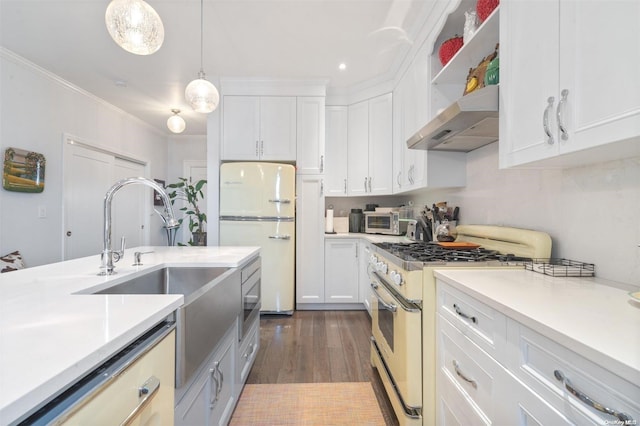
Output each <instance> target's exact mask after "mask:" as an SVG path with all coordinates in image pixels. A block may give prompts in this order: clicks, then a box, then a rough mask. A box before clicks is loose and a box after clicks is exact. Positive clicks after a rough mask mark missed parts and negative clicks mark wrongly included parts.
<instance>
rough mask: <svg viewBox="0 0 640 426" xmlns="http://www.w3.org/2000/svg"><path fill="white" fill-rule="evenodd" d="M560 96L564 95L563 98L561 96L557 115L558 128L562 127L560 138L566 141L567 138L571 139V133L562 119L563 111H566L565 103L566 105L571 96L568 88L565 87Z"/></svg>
mask: <svg viewBox="0 0 640 426" xmlns="http://www.w3.org/2000/svg"><path fill="white" fill-rule="evenodd" d="M560 96H562V98H560V102H558V109H557V110H556V117H557V118H558V128H559V129H560V138H562V140H563V141H566V140H567V139H569V133H568V132H567V128H566V127H565V125H564V122H563V120H562V113H563V112H564V105H566V103H567V97H568V96H569V91H568V90H567V89H564V90H563V91H562V92H560Z"/></svg>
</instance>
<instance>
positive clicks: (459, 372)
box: [453, 359, 478, 389]
mask: <svg viewBox="0 0 640 426" xmlns="http://www.w3.org/2000/svg"><path fill="white" fill-rule="evenodd" d="M453 368H454V369H455V370H456V374H457V375H458V376H460V378H461V379H462V380H464V381H465V382H467V383H469V384H470V385H471V386H473V388H474V389H478V384H477V383H476V381H475V380H473V379H470V378H468V377H467V376H466V375H465V374H464V373H463V372H462V371H460V365H459V364H458V361H456V360H455V359H454V360H453Z"/></svg>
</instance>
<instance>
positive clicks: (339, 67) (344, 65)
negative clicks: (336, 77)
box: [338, 62, 347, 71]
mask: <svg viewBox="0 0 640 426" xmlns="http://www.w3.org/2000/svg"><path fill="white" fill-rule="evenodd" d="M338 69H339V70H340V71H344V70H346V69H347V64H345V63H344V62H343V63H341V64H340V65H338Z"/></svg>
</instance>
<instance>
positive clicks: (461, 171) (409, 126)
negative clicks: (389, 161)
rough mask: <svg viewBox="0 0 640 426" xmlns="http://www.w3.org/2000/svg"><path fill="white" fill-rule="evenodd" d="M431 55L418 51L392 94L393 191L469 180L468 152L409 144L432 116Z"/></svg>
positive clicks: (456, 183) (462, 183) (404, 190)
mask: <svg viewBox="0 0 640 426" xmlns="http://www.w3.org/2000/svg"><path fill="white" fill-rule="evenodd" d="M429 65H430V58H429V56H428V55H427V54H418V55H417V56H416V58H415V59H414V62H413V64H412V65H411V66H410V67H409V69H408V70H407V72H406V74H405V75H404V76H403V77H402V79H401V80H400V82H399V83H398V86H397V87H396V90H395V91H394V94H393V117H394V126H393V182H392V184H393V192H394V193H401V192H406V191H411V190H414V189H419V188H426V187H430V188H434V187H456V186H464V185H465V183H466V161H467V160H466V154H465V153H461V152H444V151H423V150H418V149H409V148H407V139H409V138H410V137H411V136H412V135H413V134H414V133H415V132H416V131H418V130H419V129H420V128H421V127H422V126H424V125H425V124H426V123H427V121H428V118H429V116H430V111H429V102H428V101H429V99H430V98H429V96H430V92H431V90H430V88H431V84H430V81H429Z"/></svg>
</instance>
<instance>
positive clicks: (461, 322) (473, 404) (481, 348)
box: [436, 280, 640, 426]
mask: <svg viewBox="0 0 640 426" xmlns="http://www.w3.org/2000/svg"><path fill="white" fill-rule="evenodd" d="M436 286H437V295H438V296H437V297H438V302H437V306H438V308H437V309H438V315H437V321H438V323H437V333H436V336H437V339H436V357H437V363H436V365H437V369H436V370H437V371H436V395H437V397H436V399H437V400H436V419H437V420H436V423H437V424H438V425H465V426H466V425H488V424H499V425H503V424H504V425H554V426H556V425H594V426H595V425H603V424H619V425H625V424H627V425H630V424H637V422H638V421H639V420H640V403H639V401H640V398H638V396H640V386H639V385H638V384H637V383H631V382H630V381H628V380H627V379H625V378H622V377H620V376H618V375H616V374H614V373H612V372H611V371H608V370H606V369H605V368H604V367H603V366H601V365H596V364H594V363H593V362H591V361H589V360H587V359H585V358H584V357H582V356H581V355H579V354H577V353H575V352H573V351H572V350H571V349H570V348H568V347H567V346H564V342H559V341H555V340H551V339H549V338H547V337H545V336H542V335H540V334H539V333H537V332H535V331H534V330H532V329H530V328H528V327H526V326H524V325H522V324H521V323H519V322H518V321H516V320H514V319H513V318H509V317H504V316H503V315H502V314H500V313H498V312H497V311H496V310H494V309H492V308H491V307H489V306H487V305H486V304H484V303H482V302H480V301H478V300H476V299H474V298H472V297H471V296H469V295H467V294H464V293H463V292H461V291H460V290H457V289H455V288H453V287H452V286H449V285H448V284H445V283H444V282H442V281H441V280H437V283H436ZM454 305H455V307H454V308H453V309H451V307H452V306H454ZM505 318H506V322H505ZM492 342H493V343H492ZM502 342H504V344H502ZM605 411H608V413H606V412H605Z"/></svg>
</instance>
